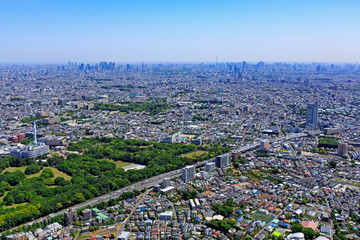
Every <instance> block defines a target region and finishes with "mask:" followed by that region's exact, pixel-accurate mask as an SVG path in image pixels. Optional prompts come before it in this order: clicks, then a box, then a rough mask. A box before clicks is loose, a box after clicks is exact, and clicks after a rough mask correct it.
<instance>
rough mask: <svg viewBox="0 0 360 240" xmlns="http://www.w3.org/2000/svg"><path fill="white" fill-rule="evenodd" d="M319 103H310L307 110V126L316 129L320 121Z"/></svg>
mask: <svg viewBox="0 0 360 240" xmlns="http://www.w3.org/2000/svg"><path fill="white" fill-rule="evenodd" d="M318 110H319V105H318V103H309V104H308V105H307V110H306V128H308V129H315V128H316V126H317V122H318Z"/></svg>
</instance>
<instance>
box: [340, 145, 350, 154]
mask: <svg viewBox="0 0 360 240" xmlns="http://www.w3.org/2000/svg"><path fill="white" fill-rule="evenodd" d="M338 153H339V154H340V155H342V154H347V153H348V145H347V143H339V145H338Z"/></svg>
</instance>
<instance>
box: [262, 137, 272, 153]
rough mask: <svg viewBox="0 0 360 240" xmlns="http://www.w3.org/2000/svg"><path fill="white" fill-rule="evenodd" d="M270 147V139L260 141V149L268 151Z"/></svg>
mask: <svg viewBox="0 0 360 240" xmlns="http://www.w3.org/2000/svg"><path fill="white" fill-rule="evenodd" d="M269 148H270V142H269V141H268V140H266V139H265V140H261V141H260V151H267V150H268V149H269Z"/></svg>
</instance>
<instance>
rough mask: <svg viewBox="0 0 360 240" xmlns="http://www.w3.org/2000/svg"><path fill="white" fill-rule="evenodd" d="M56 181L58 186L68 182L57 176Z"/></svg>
mask: <svg viewBox="0 0 360 240" xmlns="http://www.w3.org/2000/svg"><path fill="white" fill-rule="evenodd" d="M54 183H55V185H58V186H65V185H66V184H67V181H66V180H65V178H63V177H57V178H55V180H54Z"/></svg>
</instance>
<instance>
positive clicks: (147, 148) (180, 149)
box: [0, 138, 229, 231]
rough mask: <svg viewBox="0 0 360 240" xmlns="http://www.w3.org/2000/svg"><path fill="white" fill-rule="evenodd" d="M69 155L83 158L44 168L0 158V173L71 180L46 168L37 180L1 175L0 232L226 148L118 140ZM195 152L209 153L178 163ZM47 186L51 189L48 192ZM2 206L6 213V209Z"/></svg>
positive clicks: (95, 142)
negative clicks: (37, 171) (124, 164)
mask: <svg viewBox="0 0 360 240" xmlns="http://www.w3.org/2000/svg"><path fill="white" fill-rule="evenodd" d="M68 150H71V151H78V152H81V153H83V154H82V155H80V154H75V153H72V154H69V155H68V156H67V159H65V158H63V157H60V156H59V155H57V154H54V155H53V156H52V157H50V158H49V159H48V161H47V162H44V163H42V162H41V161H39V163H36V162H35V161H34V160H32V159H18V158H8V157H7V158H0V170H3V169H5V168H7V167H10V166H11V167H20V166H28V167H27V169H28V171H27V172H28V173H30V170H31V169H32V168H33V169H36V168H38V167H40V168H42V167H43V166H48V165H49V166H50V167H52V168H56V169H57V170H59V171H62V172H64V173H66V174H68V175H70V176H71V177H72V178H71V180H70V181H67V180H65V179H64V178H63V177H59V176H54V175H55V174H54V172H53V171H52V170H51V169H50V168H45V169H44V170H43V171H42V172H41V175H40V177H31V178H26V175H25V174H24V173H23V172H21V171H15V172H11V173H10V172H5V173H2V174H0V195H1V193H2V195H5V196H4V198H3V202H2V203H1V205H0V231H4V230H6V229H9V228H12V227H15V226H17V225H20V224H22V223H24V222H27V221H30V220H31V219H33V218H37V217H40V216H44V215H47V214H50V213H52V212H56V211H59V210H61V209H63V208H67V207H70V206H72V205H74V204H77V203H80V202H84V201H85V200H89V199H92V198H94V197H98V196H101V195H104V194H106V193H108V192H110V191H114V190H117V189H119V188H122V187H125V186H127V185H129V184H130V183H134V182H137V181H141V180H144V179H146V178H149V177H152V176H155V175H158V174H162V173H165V172H167V171H172V170H176V169H179V168H181V167H184V166H185V165H188V164H193V163H195V162H197V161H201V160H205V159H208V158H210V157H213V156H217V155H220V154H223V153H225V152H228V151H229V149H228V148H222V147H220V146H210V147H209V146H195V145H180V144H167V143H156V142H147V141H140V140H133V139H131V140H124V139H117V138H89V139H85V140H83V141H80V142H78V143H76V144H74V145H72V146H70V147H69V148H68ZM196 150H203V151H207V152H208V153H206V154H202V155H201V156H194V157H193V158H186V157H180V155H181V154H184V153H188V152H192V151H196ZM109 160H113V161H124V162H132V163H138V164H143V165H145V166H146V167H145V168H144V169H141V170H128V171H125V170H124V169H123V168H116V164H115V163H114V162H112V161H109ZM34 164H35V165H38V166H35V165H34ZM30 165H31V167H30ZM29 168H30V170H29ZM32 171H33V170H32ZM32 171H31V172H32ZM50 185H53V186H51V187H48V186H50ZM123 197H126V196H123ZM129 197H131V196H130V195H129ZM20 203H25V204H26V205H24V206H19V207H17V208H15V207H11V205H12V204H20ZM3 205H7V206H10V207H8V208H5V207H4V206H3Z"/></svg>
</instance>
